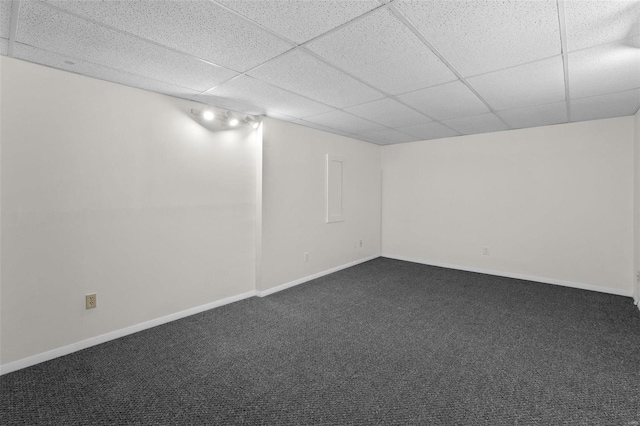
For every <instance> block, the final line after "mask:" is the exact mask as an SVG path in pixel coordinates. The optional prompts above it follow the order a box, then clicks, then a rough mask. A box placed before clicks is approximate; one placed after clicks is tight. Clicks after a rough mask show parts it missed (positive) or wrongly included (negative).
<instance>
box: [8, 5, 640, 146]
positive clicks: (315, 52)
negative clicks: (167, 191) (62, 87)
mask: <svg viewBox="0 0 640 426" xmlns="http://www.w3.org/2000/svg"><path fill="white" fill-rule="evenodd" d="M0 54H2V55H7V56H12V57H15V58H18V59H22V60H26V61H30V62H35V63H39V64H43V65H47V66H50V67H54V68H60V69H64V70H67V71H71V72H74V73H78V74H82V75H86V76H89V77H94V78H98V79H102V80H108V81H113V82H116V83H119V84H125V85H129V86H133V87H138V88H141V89H145V90H150V91H154V92H159V93H164V94H167V95H171V96H176V97H180V98H185V99H190V100H194V101H198V102H202V103H205V104H209V105H214V106H217V107H222V108H228V109H232V110H234V111H241V112H246V113H250V114H264V115H266V116H271V117H275V118H278V119H281V120H286V121H291V122H293V123H296V124H299V125H303V126H308V127H313V128H317V129H321V130H325V131H328V132H332V133H336V134H340V135H346V136H350V137H353V138H356V139H360V140H363V141H367V142H372V143H376V144H381V145H385V144H393V143H403V142H411V141H416V140H426V139H436V138H442V137H451V136H458V135H468V134H476V133H483V132H492V131H500V130H508V129H517V128H525V127H533V126H543V125H549V124H558V123H567V122H575V121H584V120H593V119H599V118H610V117H618V116H626V115H632V114H634V113H635V112H636V111H637V110H638V109H639V108H640V0H634V1H620V0H610V1H590V0H531V1H526V0H501V1H498V0H470V1H461V0H459V1H450V0H434V1H416V0H392V1H388V0H387V1H385V0H380V1H377V0H375V1H374V0H350V1H347V0H343V1H324V0H318V1H308V0H307V1H304V0H300V1H295V0H283V1H270V0H237V1H234V0H217V1H213V0H200V1H187V0H185V1H176V0H169V1H161V0H153V1H151V0H137V1H135V0H126V1H115V0H114V1H102V2H98V1H69V0H43V1H38V0H20V1H15V0H14V1H10V0H0Z"/></svg>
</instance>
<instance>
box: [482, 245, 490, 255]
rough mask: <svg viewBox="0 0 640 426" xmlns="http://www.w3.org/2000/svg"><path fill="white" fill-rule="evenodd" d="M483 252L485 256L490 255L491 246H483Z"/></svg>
mask: <svg viewBox="0 0 640 426" xmlns="http://www.w3.org/2000/svg"><path fill="white" fill-rule="evenodd" d="M482 254H483V255H485V256H489V247H483V248H482Z"/></svg>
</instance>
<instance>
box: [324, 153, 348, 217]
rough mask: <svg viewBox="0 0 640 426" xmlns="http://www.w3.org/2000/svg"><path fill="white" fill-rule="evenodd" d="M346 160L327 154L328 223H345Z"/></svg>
mask: <svg viewBox="0 0 640 426" xmlns="http://www.w3.org/2000/svg"><path fill="white" fill-rule="evenodd" d="M343 169H344V159H343V158H342V157H341V156H339V155H335V154H327V223H333V222H342V221H344V211H343V209H344V207H343V199H342V186H343V185H342V180H343V175H344V170H343Z"/></svg>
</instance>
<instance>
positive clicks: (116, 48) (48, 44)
mask: <svg viewBox="0 0 640 426" xmlns="http://www.w3.org/2000/svg"><path fill="white" fill-rule="evenodd" d="M16 41H18V42H21V43H24V44H28V45H31V46H35V47H38V48H40V49H43V50H49V51H51V52H54V53H58V54H61V55H66V56H70V57H72V58H76V59H79V60H84V61H87V62H92V63H94V64H100V65H105V66H109V67H111V68H115V69H119V70H122V71H126V72H130V73H133V74H138V75H141V76H144V77H149V78H152V79H154V80H160V81H164V82H167V83H171V84H174V85H177V86H181V87H187V88H189V89H193V90H198V91H204V90H207V89H208V88H211V87H213V86H214V85H216V84H218V83H220V82H222V81H225V80H227V79H229V78H231V77H233V76H234V75H236V73H234V72H233V71H229V70H226V69H224V68H220V67H217V66H214V65H210V64H207V63H205V62H202V61H199V60H197V59H193V58H191V57H188V56H184V55H181V54H179V53H176V52H173V51H171V50H168V49H164V48H161V47H159V46H157V45H154V44H151V43H147V42H145V41H142V40H139V39H137V38H134V37H130V36H127V35H124V34H122V33H119V32H116V31H112V30H109V29H107V28H104V27H101V26H99V25H95V24H93V23H90V22H87V21H84V20H82V19H79V18H76V17H74V16H72V15H68V14H66V13H64V12H60V11H58V10H56V9H53V8H50V7H48V6H45V5H43V4H42V3H39V2H22V3H21V6H20V25H18V32H17V36H16Z"/></svg>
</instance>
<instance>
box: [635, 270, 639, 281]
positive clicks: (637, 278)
mask: <svg viewBox="0 0 640 426" xmlns="http://www.w3.org/2000/svg"><path fill="white" fill-rule="evenodd" d="M636 281H640V271H636Z"/></svg>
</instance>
